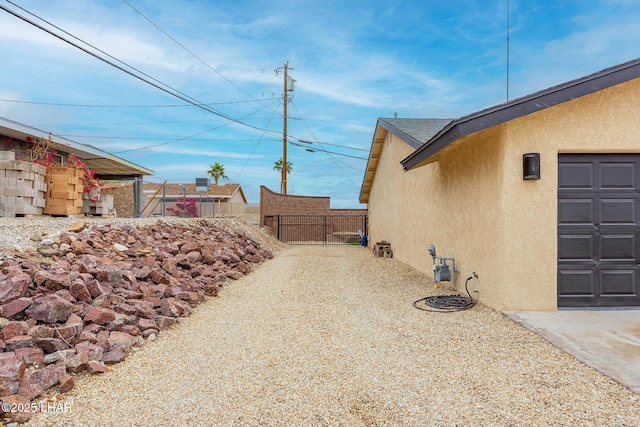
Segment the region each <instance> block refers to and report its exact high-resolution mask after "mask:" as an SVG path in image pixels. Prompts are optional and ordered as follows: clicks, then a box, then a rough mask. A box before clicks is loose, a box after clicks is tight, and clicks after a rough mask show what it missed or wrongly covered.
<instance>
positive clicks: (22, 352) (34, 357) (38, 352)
mask: <svg viewBox="0 0 640 427" xmlns="http://www.w3.org/2000/svg"><path fill="white" fill-rule="evenodd" d="M15 353H16V356H19V357H22V360H24V363H26V364H27V366H31V365H34V364H36V365H41V364H42V363H44V351H43V350H42V349H41V348H40V347H25V348H19V349H17V350H16V351H15Z"/></svg>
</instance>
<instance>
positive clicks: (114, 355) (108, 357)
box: [102, 347, 126, 363]
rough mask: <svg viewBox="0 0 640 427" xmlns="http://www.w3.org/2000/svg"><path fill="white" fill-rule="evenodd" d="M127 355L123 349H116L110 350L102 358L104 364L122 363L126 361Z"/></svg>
mask: <svg viewBox="0 0 640 427" xmlns="http://www.w3.org/2000/svg"><path fill="white" fill-rule="evenodd" d="M125 357H126V355H125V353H124V351H122V349H120V348H118V347H115V348H113V349H112V350H109V351H108V352H106V353H105V354H104V356H103V357H102V362H103V363H120V362H122V361H123V360H124V359H125Z"/></svg>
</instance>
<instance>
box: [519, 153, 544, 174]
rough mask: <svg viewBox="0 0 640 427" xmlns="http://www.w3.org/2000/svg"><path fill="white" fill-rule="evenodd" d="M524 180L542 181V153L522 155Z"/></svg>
mask: <svg viewBox="0 0 640 427" xmlns="http://www.w3.org/2000/svg"><path fill="white" fill-rule="evenodd" d="M522 179H524V180H529V179H540V153H526V154H523V155H522Z"/></svg>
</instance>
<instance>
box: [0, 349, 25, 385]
mask: <svg viewBox="0 0 640 427" xmlns="http://www.w3.org/2000/svg"><path fill="white" fill-rule="evenodd" d="M26 367H27V364H26V363H24V360H23V359H22V357H20V356H18V355H16V354H15V353H13V352H8V353H0V383H3V382H10V381H20V380H22V377H23V376H24V370H25V369H26Z"/></svg>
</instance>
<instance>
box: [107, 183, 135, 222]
mask: <svg viewBox="0 0 640 427" xmlns="http://www.w3.org/2000/svg"><path fill="white" fill-rule="evenodd" d="M102 193H103V194H112V195H113V207H114V209H115V211H116V215H117V216H118V217H120V218H133V217H134V216H135V213H134V212H133V207H134V198H133V184H132V183H130V182H125V183H122V184H119V183H115V184H112V183H109V185H108V186H106V188H103V189H102Z"/></svg>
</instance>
